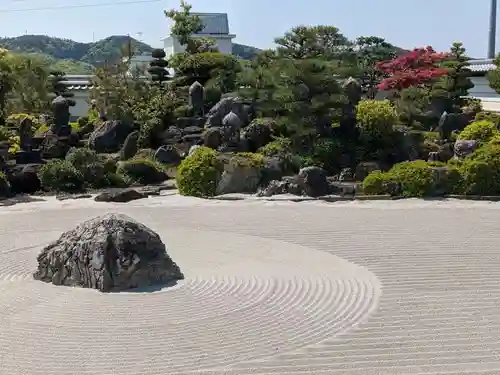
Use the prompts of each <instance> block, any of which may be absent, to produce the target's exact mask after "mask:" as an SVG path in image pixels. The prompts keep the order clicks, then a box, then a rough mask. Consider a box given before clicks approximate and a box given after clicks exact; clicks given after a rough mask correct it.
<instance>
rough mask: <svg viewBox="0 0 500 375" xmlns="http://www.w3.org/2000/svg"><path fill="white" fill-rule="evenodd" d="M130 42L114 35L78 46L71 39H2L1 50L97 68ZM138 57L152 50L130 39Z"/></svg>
mask: <svg viewBox="0 0 500 375" xmlns="http://www.w3.org/2000/svg"><path fill="white" fill-rule="evenodd" d="M128 42H129V37H128V36H125V35H114V36H110V37H108V38H106V39H102V40H99V41H97V42H92V43H82V42H75V41H74V40H71V39H61V38H53V37H49V36H45V35H23V36H18V37H15V38H0V46H2V47H4V48H7V49H8V50H11V51H18V52H24V53H37V54H44V55H47V56H50V57H52V58H54V59H57V60H73V61H78V62H84V63H87V64H90V65H93V66H98V65H100V64H103V63H105V62H106V61H115V60H117V59H118V58H119V57H120V54H121V52H120V51H121V48H122V47H123V46H124V45H126V44H127V43H128ZM130 44H131V46H132V48H133V50H134V51H135V53H137V54H143V53H149V52H151V51H152V50H153V48H152V47H151V46H148V45H147V44H145V43H142V42H139V41H138V40H136V39H134V38H130Z"/></svg>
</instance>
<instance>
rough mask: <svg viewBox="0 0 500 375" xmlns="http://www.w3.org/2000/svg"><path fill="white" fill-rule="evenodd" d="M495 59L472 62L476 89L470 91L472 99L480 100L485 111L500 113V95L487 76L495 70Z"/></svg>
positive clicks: (471, 67)
mask: <svg viewBox="0 0 500 375" xmlns="http://www.w3.org/2000/svg"><path fill="white" fill-rule="evenodd" d="M495 68H496V66H495V64H493V59H477V60H471V61H470V67H469V69H470V70H471V71H472V77H471V78H470V79H471V81H472V83H473V84H474V87H473V88H472V89H470V90H469V95H468V96H470V97H472V98H476V99H480V100H481V103H482V105H483V109H484V110H485V111H489V112H500V95H499V94H498V93H497V92H496V91H495V90H493V89H492V88H491V87H490V84H489V82H488V77H487V74H488V72H489V71H490V70H493V69H495Z"/></svg>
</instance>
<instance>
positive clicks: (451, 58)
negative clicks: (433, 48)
mask: <svg viewBox="0 0 500 375" xmlns="http://www.w3.org/2000/svg"><path fill="white" fill-rule="evenodd" d="M465 52H466V50H465V48H464V47H463V45H462V43H459V42H455V43H453V45H452V46H451V48H450V52H449V53H448V57H447V59H446V60H444V61H443V63H442V64H441V67H442V68H444V69H446V70H447V71H448V74H447V75H446V76H444V77H442V78H441V79H440V80H439V81H438V82H437V83H436V84H435V85H434V86H433V88H432V94H431V97H432V99H433V100H441V101H442V102H443V106H444V108H443V109H444V110H446V111H447V112H459V111H460V108H461V107H463V106H464V105H465V103H466V99H465V98H464V97H465V96H467V94H468V91H469V90H470V89H471V88H473V87H474V84H473V83H472V81H471V80H470V78H469V77H470V75H471V71H470V69H469V60H470V59H469V58H468V57H467V56H466V54H465Z"/></svg>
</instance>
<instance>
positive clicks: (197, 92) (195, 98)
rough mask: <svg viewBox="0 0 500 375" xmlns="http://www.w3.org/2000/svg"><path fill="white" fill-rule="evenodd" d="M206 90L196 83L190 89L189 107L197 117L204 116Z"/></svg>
mask: <svg viewBox="0 0 500 375" xmlns="http://www.w3.org/2000/svg"><path fill="white" fill-rule="evenodd" d="M204 96H205V89H204V87H203V85H202V84H201V83H200V82H198V81H196V82H194V83H193V84H192V85H191V86H190V87H189V105H190V106H191V107H192V108H193V112H194V115H195V116H203V113H204V108H203V107H204Z"/></svg>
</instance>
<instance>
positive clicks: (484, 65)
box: [469, 59, 496, 73]
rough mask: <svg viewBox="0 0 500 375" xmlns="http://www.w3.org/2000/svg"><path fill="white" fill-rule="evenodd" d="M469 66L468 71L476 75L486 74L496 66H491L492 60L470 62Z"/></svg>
mask: <svg viewBox="0 0 500 375" xmlns="http://www.w3.org/2000/svg"><path fill="white" fill-rule="evenodd" d="M469 64H470V65H469V69H470V70H471V71H473V72H476V73H480V72H485V73H486V72H489V71H490V70H493V69H495V68H496V65H495V64H493V60H492V59H481V60H470V61H469Z"/></svg>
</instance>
